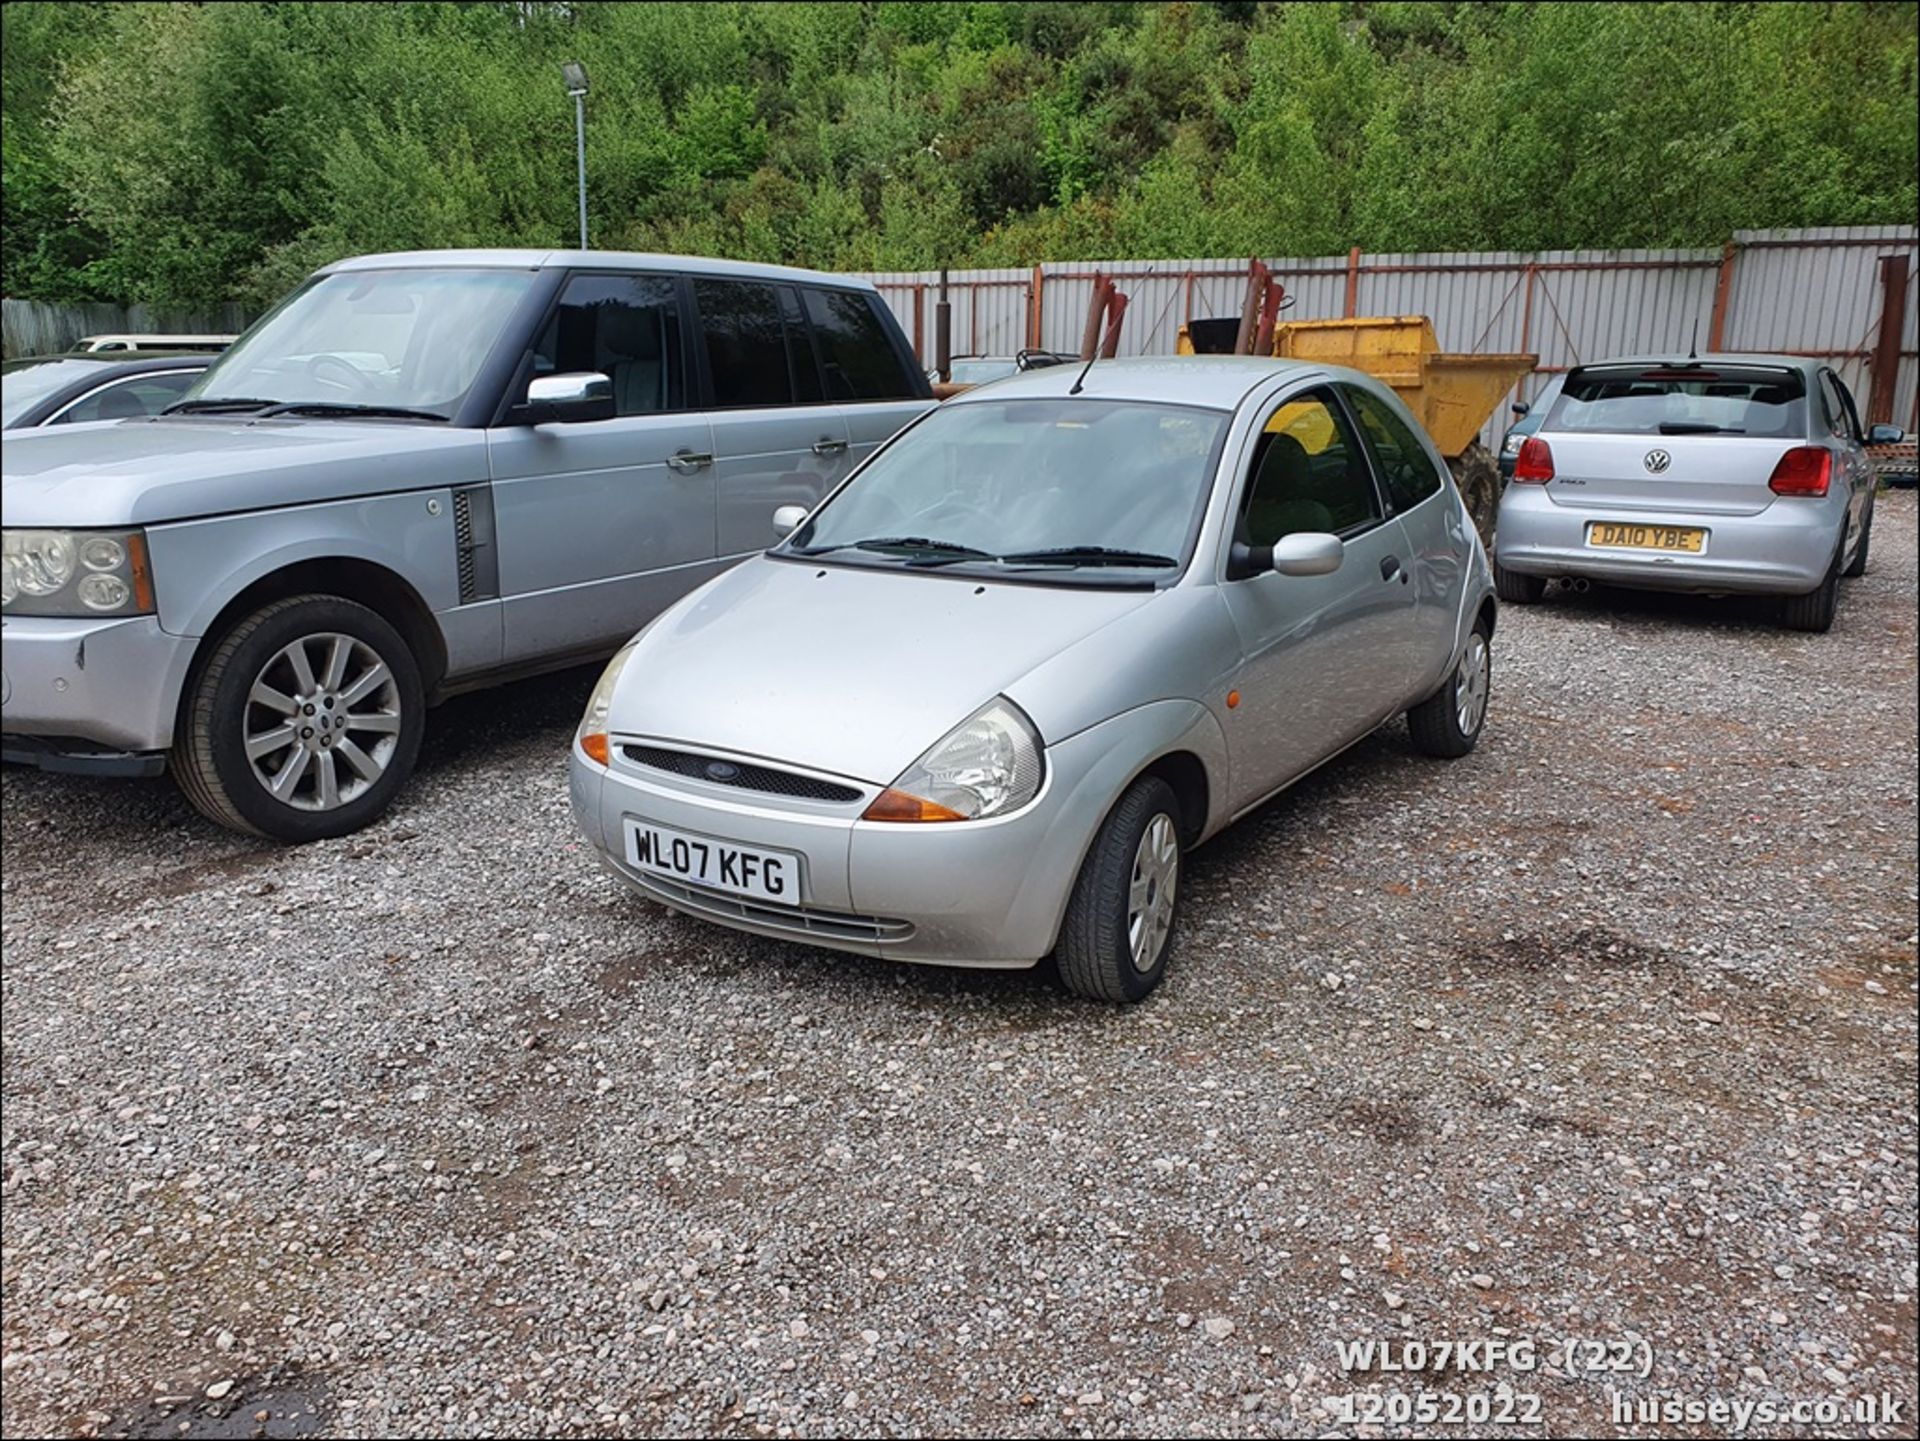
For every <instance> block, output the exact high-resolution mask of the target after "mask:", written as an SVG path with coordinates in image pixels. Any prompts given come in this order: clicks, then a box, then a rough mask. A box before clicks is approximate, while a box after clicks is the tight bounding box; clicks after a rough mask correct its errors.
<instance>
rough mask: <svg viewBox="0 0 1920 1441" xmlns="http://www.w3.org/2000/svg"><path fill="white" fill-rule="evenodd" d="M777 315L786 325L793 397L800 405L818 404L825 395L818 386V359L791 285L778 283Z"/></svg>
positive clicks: (797, 295)
mask: <svg viewBox="0 0 1920 1441" xmlns="http://www.w3.org/2000/svg"><path fill="white" fill-rule="evenodd" d="M780 318H781V319H782V320H784V321H785V322H786V325H787V370H788V371H789V372H790V373H791V374H792V376H793V396H794V399H796V400H798V401H799V402H800V403H801V404H803V405H809V404H818V403H819V402H820V401H821V400H824V399H825V398H826V396H825V392H824V391H823V390H822V389H821V386H820V362H819V360H818V359H817V358H816V357H815V355H814V353H813V338H812V337H811V336H810V335H809V334H808V333H807V318H806V316H804V315H803V314H801V313H800V295H799V292H798V291H796V290H795V289H794V288H793V287H792V286H791V285H783V286H781V287H780Z"/></svg>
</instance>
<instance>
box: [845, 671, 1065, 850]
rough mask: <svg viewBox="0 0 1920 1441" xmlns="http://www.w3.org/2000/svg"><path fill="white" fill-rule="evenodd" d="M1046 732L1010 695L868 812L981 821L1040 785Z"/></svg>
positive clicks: (1016, 805)
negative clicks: (1036, 727)
mask: <svg viewBox="0 0 1920 1441" xmlns="http://www.w3.org/2000/svg"><path fill="white" fill-rule="evenodd" d="M1045 769H1046V766H1045V762H1044V760H1043V759H1042V755H1041V745H1040V733H1039V732H1038V731H1036V730H1035V729H1034V726H1033V722H1032V721H1030V720H1028V719H1027V717H1026V714H1025V713H1024V712H1023V711H1022V710H1021V709H1020V707H1019V706H1017V705H1015V704H1014V703H1013V702H1012V701H1010V700H1008V699H1007V698H1006V697H1005V696H996V697H995V698H994V699H993V700H991V701H989V702H987V704H985V705H984V706H982V707H980V709H979V710H977V711H975V712H974V713H973V714H972V715H970V716H968V717H967V718H966V719H965V720H963V721H961V722H960V724H959V725H957V726H955V727H954V728H953V729H952V730H951V731H949V732H948V733H947V734H946V736H945V737H944V738H942V739H941V740H940V741H938V742H937V743H936V744H935V745H934V746H933V748H932V749H931V750H929V751H928V752H927V753H926V754H925V755H923V756H921V757H920V759H919V760H917V761H915V762H914V763H913V764H912V765H910V766H908V767H907V768H906V770H904V771H902V772H901V773H900V776H899V778H898V779H897V780H895V781H894V783H893V784H892V785H891V786H889V787H887V789H886V790H884V791H882V792H881V793H880V794H879V795H878V796H877V797H875V798H874V801H873V804H872V805H870V806H868V807H867V809H866V813H865V814H864V815H863V816H862V817H861V819H862V820H869V821H974V820H984V819H986V818H987V817H988V816H997V815H1004V814H1006V813H1007V812H1008V811H1015V810H1018V809H1020V807H1021V806H1024V805H1025V804H1026V803H1027V802H1028V801H1030V800H1032V799H1033V798H1034V797H1035V796H1036V795H1038V794H1039V793H1040V781H1041V778H1042V776H1043V775H1044V774H1045Z"/></svg>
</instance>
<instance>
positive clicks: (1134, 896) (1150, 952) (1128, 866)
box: [1055, 776, 1181, 1002]
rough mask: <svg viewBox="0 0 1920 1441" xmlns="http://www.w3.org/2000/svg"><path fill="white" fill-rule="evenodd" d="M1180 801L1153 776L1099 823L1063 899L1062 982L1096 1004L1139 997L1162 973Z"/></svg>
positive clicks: (1169, 935) (1175, 891) (1176, 883)
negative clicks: (1095, 833)
mask: <svg viewBox="0 0 1920 1441" xmlns="http://www.w3.org/2000/svg"><path fill="white" fill-rule="evenodd" d="M1180 860H1181V857H1180V803H1179V801H1178V800H1177V799H1176V798H1175V796H1174V794H1173V788H1172V787H1171V786H1169V785H1168V784H1167V783H1166V782H1165V781H1163V780H1161V779H1160V778H1159V777H1158V776H1142V777H1141V778H1140V779H1139V780H1137V781H1135V782H1134V783H1133V784H1132V785H1131V786H1129V787H1128V788H1127V791H1126V793H1125V794H1124V795H1122V796H1121V797H1120V800H1119V801H1118V803H1116V804H1115V806H1114V808H1113V810H1112V811H1110V812H1109V813H1108V815H1107V818H1106V820H1105V821H1103V822H1102V823H1101V826H1100V830H1099V833H1098V834H1097V835H1095V836H1094V838H1093V845H1092V846H1091V847H1090V848H1089V849H1088V851H1087V858H1086V860H1085V861H1083V862H1082V863H1081V866H1080V875H1079V878H1078V879H1077V880H1075V882H1074V885H1073V894H1072V895H1071V896H1070V897H1069V898H1068V900H1067V913H1066V917H1065V919H1064V920H1063V921H1062V922H1061V926H1060V944H1059V946H1058V948H1057V950H1056V951H1055V959H1056V961H1057V963H1058V965H1059V968H1060V979H1061V980H1062V981H1064V982H1065V983H1066V985H1067V988H1068V989H1069V990H1071V991H1073V992H1075V993H1076V994H1078V995H1082V996H1086V997H1088V998H1089V999H1091V1000H1096V1001H1120V1002H1126V1001H1140V1000H1145V999H1146V997H1147V996H1148V994H1150V993H1151V992H1152V990H1153V988H1154V987H1155V986H1157V985H1159V984H1160V978H1161V977H1162V976H1164V975H1165V974H1166V970H1167V953H1168V952H1169V951H1170V950H1171V949H1172V946H1173V931H1174V922H1175V921H1176V920H1177V919H1178V918H1179V906H1180Z"/></svg>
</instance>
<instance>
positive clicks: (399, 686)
mask: <svg viewBox="0 0 1920 1441" xmlns="http://www.w3.org/2000/svg"><path fill="white" fill-rule="evenodd" d="M423 710H424V700H423V696H422V692H421V685H420V672H419V668H418V666H417V665H416V664H415V662H414V659H413V654H412V652H411V651H409V650H408V648H407V644H406V642H405V641H404V640H402V639H401V638H400V635H399V633H398V632H397V631H395V630H394V628H393V627H392V626H390V625H388V624H387V622H386V621H384V620H383V619H381V618H380V616H378V615H377V614H375V613H374V612H373V611H371V610H368V609H367V608H366V607H365V606H362V605H358V604H356V603H355V602H353V601H349V600H344V599H341V598H339V597H335V596H317V595H310V596H296V597H294V598H292V599H289V600H282V601H276V602H274V603H273V604H272V605H269V606H266V607H264V608H262V609H261V610H258V611H255V612H254V613H253V614H252V615H250V616H248V617H247V618H246V619H244V620H242V621H241V622H240V623H239V624H238V625H236V626H234V627H233V629H232V630H230V631H228V632H227V634H226V635H225V636H224V637H222V638H221V640H220V643H219V645H218V646H217V647H216V648H215V649H214V651H213V653H212V655H211V656H210V657H209V659H208V661H207V663H206V665H205V666H204V667H203V668H202V669H201V671H200V672H199V674H198V675H197V676H196V678H195V680H194V683H193V686H192V688H191V691H190V693H189V697H188V701H187V707H186V713H185V715H184V716H183V717H182V724H181V727H180V734H179V736H178V737H177V739H176V741H175V744H174V753H173V764H174V771H175V774H176V776H177V777H178V779H179V781H180V787H181V789H182V790H183V791H185V792H186V795H187V798H188V799H189V800H191V801H192V802H193V804H194V806H195V807H196V808H197V809H198V810H199V811H200V812H201V813H202V814H203V815H205V816H207V817H208V818H209V819H211V820H214V821H217V822H219V823H220V824H221V825H224V826H228V827H230V828H232V829H234V830H243V831H252V832H254V833H255V834H258V835H265V836H271V837H273V838H274V839H276V840H284V841H311V840H320V839H324V838H326V837H329V836H339V835H345V834H346V833H347V832H349V831H355V830H358V829H359V828H360V827H362V826H364V825H366V824H367V822H369V821H371V820H372V819H373V818H374V817H375V816H377V815H379V814H380V813H381V812H382V811H384V810H385V809H386V808H387V805H388V803H389V802H390V801H391V800H392V799H393V796H394V793H395V792H396V791H398V790H399V788H400V786H401V785H402V784H404V783H405V781H406V778H407V775H408V774H409V773H410V772H411V771H412V769H413V763H414V759H415V757H416V755H417V754H418V752H419V749H420V736H421V732H422V730H423V728H424V725H423V720H424V717H423V714H422V713H423Z"/></svg>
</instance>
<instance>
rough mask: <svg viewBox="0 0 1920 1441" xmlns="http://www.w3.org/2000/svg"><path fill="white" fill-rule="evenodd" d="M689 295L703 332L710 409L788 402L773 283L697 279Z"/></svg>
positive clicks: (782, 340)
mask: <svg viewBox="0 0 1920 1441" xmlns="http://www.w3.org/2000/svg"><path fill="white" fill-rule="evenodd" d="M693 294H694V299H695V300H696V301H697V302H698V304H699V307H700V329H701V331H702V332H703V333H704V334H705V336H706V343H707V369H708V371H709V372H710V373H711V375H712V377H713V403H714V405H715V407H717V408H719V409H722V410H728V409H735V408H738V407H742V406H756V405H759V406H764V405H792V404H793V399H794V396H793V376H792V374H791V373H790V372H789V370H788V362H787V341H786V330H785V327H784V326H783V325H782V324H781V322H780V299H779V296H778V294H777V293H776V292H775V289H774V287H773V286H771V285H764V284H761V283H760V282H758V281H750V280H706V279H700V280H695V281H694V282H693Z"/></svg>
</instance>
